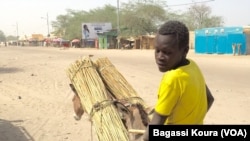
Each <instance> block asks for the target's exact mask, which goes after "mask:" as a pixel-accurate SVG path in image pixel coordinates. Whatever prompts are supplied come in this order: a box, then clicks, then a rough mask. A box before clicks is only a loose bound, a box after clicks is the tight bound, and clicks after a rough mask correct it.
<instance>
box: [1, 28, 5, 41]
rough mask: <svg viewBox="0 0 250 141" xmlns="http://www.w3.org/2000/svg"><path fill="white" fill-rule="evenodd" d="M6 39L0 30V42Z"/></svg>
mask: <svg viewBox="0 0 250 141" xmlns="http://www.w3.org/2000/svg"><path fill="white" fill-rule="evenodd" d="M5 41H6V36H5V35H4V33H3V31H2V30H0V42H5Z"/></svg>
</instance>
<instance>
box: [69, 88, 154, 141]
mask: <svg viewBox="0 0 250 141" xmlns="http://www.w3.org/2000/svg"><path fill="white" fill-rule="evenodd" d="M70 87H71V89H72V91H73V92H74V96H73V99H72V102H73V108H74V118H75V120H80V119H81V117H82V115H83V114H84V109H83V107H82V104H81V100H80V97H79V95H78V93H77V91H76V89H75V87H74V86H73V85H72V84H70ZM113 104H114V106H115V107H116V108H117V111H118V112H119V114H120V117H121V120H122V122H123V124H124V126H125V127H126V129H127V130H129V129H139V130H145V129H146V127H147V125H148V123H149V121H150V118H149V114H151V113H152V111H153V110H152V107H149V108H146V109H144V107H143V106H142V105H141V104H131V103H128V102H126V101H123V100H117V99H114V102H113ZM129 138H130V139H131V140H132V141H139V140H141V139H142V134H134V133H130V135H129Z"/></svg>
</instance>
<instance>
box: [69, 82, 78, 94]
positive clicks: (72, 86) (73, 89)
mask: <svg viewBox="0 0 250 141" xmlns="http://www.w3.org/2000/svg"><path fill="white" fill-rule="evenodd" d="M69 86H70V88H71V90H72V91H73V92H74V93H75V94H77V93H76V89H75V87H74V85H73V84H69Z"/></svg>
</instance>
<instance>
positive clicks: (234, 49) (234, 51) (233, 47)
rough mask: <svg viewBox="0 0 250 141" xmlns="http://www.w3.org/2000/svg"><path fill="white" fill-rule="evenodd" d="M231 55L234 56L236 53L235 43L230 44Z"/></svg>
mask: <svg viewBox="0 0 250 141" xmlns="http://www.w3.org/2000/svg"><path fill="white" fill-rule="evenodd" d="M232 50H233V55H234V56H235V53H236V43H233V44H232Z"/></svg>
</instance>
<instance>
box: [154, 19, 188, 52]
mask: <svg viewBox="0 0 250 141" xmlns="http://www.w3.org/2000/svg"><path fill="white" fill-rule="evenodd" d="M158 34H160V35H175V37H176V39H177V43H178V46H179V48H182V47H189V30H188V28H187V26H186V25H185V24H184V23H182V22H180V21H175V20H172V21H167V22H165V23H164V24H163V25H162V26H161V27H160V28H159V30H158Z"/></svg>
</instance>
